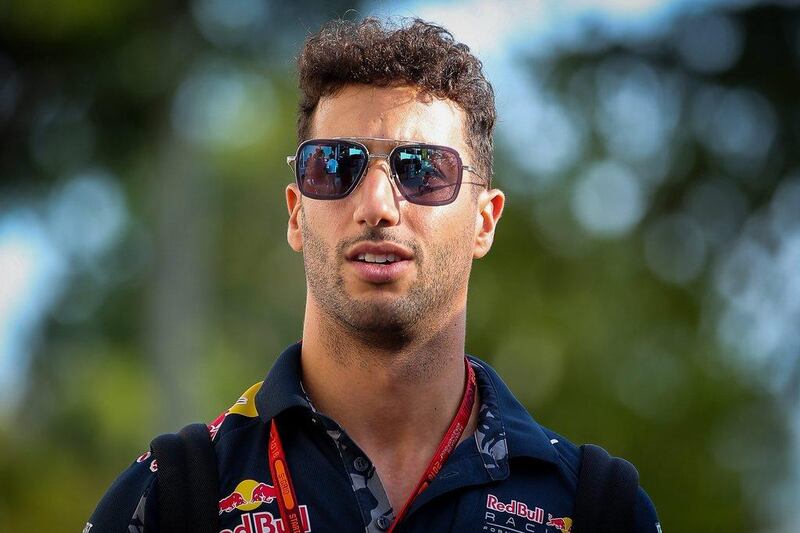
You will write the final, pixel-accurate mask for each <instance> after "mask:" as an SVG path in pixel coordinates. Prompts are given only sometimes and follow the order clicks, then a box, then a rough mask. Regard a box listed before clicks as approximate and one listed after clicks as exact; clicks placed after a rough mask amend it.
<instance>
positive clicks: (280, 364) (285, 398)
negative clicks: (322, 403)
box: [256, 342, 311, 424]
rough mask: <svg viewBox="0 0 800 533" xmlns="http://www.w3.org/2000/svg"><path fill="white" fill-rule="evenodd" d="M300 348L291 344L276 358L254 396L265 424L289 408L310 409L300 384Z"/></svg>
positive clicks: (297, 344) (298, 345) (299, 344)
mask: <svg viewBox="0 0 800 533" xmlns="http://www.w3.org/2000/svg"><path fill="white" fill-rule="evenodd" d="M301 346H302V345H301V343H299V342H298V343H296V344H292V345H291V346H289V347H288V348H286V349H285V350H284V351H283V353H282V354H280V355H279V356H278V359H277V360H276V361H275V364H274V365H273V366H272V369H271V370H270V371H269V373H268V374H267V377H266V378H265V379H264V384H263V385H262V386H261V390H259V391H258V393H257V394H256V409H257V410H258V415H259V416H260V417H261V420H262V421H264V423H265V424H268V423H269V422H270V421H271V420H272V419H273V418H275V417H276V416H277V415H279V414H280V413H282V412H283V411H285V410H286V409H289V408H290V407H303V408H306V409H309V410H310V409H311V403H310V402H309V401H308V398H307V397H306V395H305V393H304V392H303V387H302V385H301V383H300V375H301V374H300V352H301Z"/></svg>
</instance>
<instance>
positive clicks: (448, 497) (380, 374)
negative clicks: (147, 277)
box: [90, 19, 659, 533]
mask: <svg viewBox="0 0 800 533" xmlns="http://www.w3.org/2000/svg"><path fill="white" fill-rule="evenodd" d="M298 66H299V79H300V88H301V91H302V101H301V104H300V116H299V120H298V136H299V138H300V140H301V141H303V142H302V143H301V144H300V146H299V147H298V150H297V153H296V155H295V156H293V157H290V158H289V162H290V164H291V165H292V168H293V169H294V171H295V173H296V181H295V183H292V184H290V185H288V186H287V187H286V204H287V207H288V212H289V223H288V233H287V237H288V242H289V245H290V246H291V247H292V248H293V249H294V250H296V251H298V252H302V254H303V259H304V264H305V272H306V280H307V296H306V312H305V320H304V325H303V338H302V342H301V343H298V344H297V345H294V346H291V347H289V348H288V349H287V350H286V351H285V352H284V353H283V354H282V355H281V356H280V357H279V359H278V361H277V362H276V364H275V366H274V367H273V368H272V369H271V370H270V372H269V374H268V375H267V377H266V379H265V380H264V382H263V383H258V384H256V385H254V386H253V387H251V388H250V389H249V390H247V391H246V392H245V393H244V394H243V395H242V397H241V398H240V399H239V401H237V402H236V403H235V404H234V405H233V407H231V408H230V409H229V410H228V411H226V412H225V413H223V415H221V416H220V417H219V418H218V419H217V420H215V421H214V422H213V423H212V424H211V425H210V426H209V427H210V431H211V434H212V436H213V441H214V446H215V453H216V457H217V462H218V466H219V484H220V486H219V500H220V505H219V517H220V522H221V524H220V527H221V529H222V531H225V532H228V533H233V532H242V533H252V532H262V531H263V532H266V531H287V532H288V531H315V532H317V531H330V532H334V531H336V532H349V531H368V532H381V531H394V530H395V528H396V530H397V531H404V532H412V531H413V532H421V531H426V532H429V531H433V532H438V531H456V532H468V531H491V532H501V533H503V532H512V531H513V532H517V531H525V532H535V533H539V532H556V531H561V532H568V531H570V528H571V523H572V518H571V517H572V516H573V510H574V502H575V493H576V485H577V479H578V477H577V472H578V470H579V467H580V464H579V463H580V460H579V452H578V449H577V448H576V447H575V446H573V445H572V444H570V443H568V442H567V441H565V440H564V439H563V438H561V437H560V436H558V435H556V434H555V433H553V432H551V431H549V430H547V429H545V428H542V427H541V426H539V425H538V424H537V423H536V422H534V421H533V419H532V418H531V417H530V415H528V413H527V412H526V411H525V409H524V408H523V407H522V406H521V405H520V404H519V403H518V402H517V401H516V400H515V399H514V397H513V396H512V395H511V393H510V391H509V390H508V388H507V387H506V386H505V384H504V383H503V382H502V381H501V379H500V378H499V377H498V376H497V375H496V374H495V373H494V371H493V370H492V369H491V368H490V367H489V366H488V365H486V364H485V363H483V362H481V361H479V360H478V359H475V358H465V355H464V338H465V327H466V303H467V287H468V282H469V275H470V270H471V266H472V261H473V260H474V259H479V258H481V257H483V256H484V255H486V254H487V253H488V252H489V249H490V248H491V245H492V241H493V238H494V233H495V229H496V227H497V223H498V221H499V220H500V217H501V215H502V212H503V206H504V202H505V197H504V195H503V193H502V192H501V191H500V190H498V189H494V188H492V187H491V176H492V131H493V128H494V123H495V109H494V97H493V92H492V88H491V85H490V84H489V83H488V82H487V80H486V79H485V78H484V76H483V73H482V71H481V68H482V67H481V64H480V62H479V61H478V60H477V59H476V58H475V57H474V56H472V55H471V54H470V53H469V50H468V49H467V47H465V46H464V45H461V44H458V43H455V42H454V41H453V39H452V36H451V35H450V34H449V33H448V32H446V31H445V30H444V29H442V28H440V27H437V26H434V25H431V24H427V23H424V22H422V21H419V20H416V21H413V23H411V24H410V25H408V26H405V27H400V28H391V27H388V26H386V25H384V24H383V23H381V22H380V21H378V20H375V19H367V20H364V21H362V22H360V23H352V22H345V21H335V22H332V23H330V24H328V25H327V26H326V27H324V28H323V29H322V30H321V31H320V33H318V34H317V35H314V36H312V37H311V38H310V39H309V40H308V41H307V42H306V44H305V47H304V49H303V51H302V53H301V55H300V57H299V60H298ZM323 149H324V150H325V151H327V152H331V153H336V154H340V155H339V157H340V161H339V168H340V169H341V168H346V169H347V172H346V173H343V174H342V175H340V176H338V178H340V179H341V178H343V182H342V184H341V186H340V187H338V188H327V189H326V188H324V187H321V186H320V184H318V183H311V182H310V181H309V180H307V177H306V175H305V169H306V168H307V167H308V161H309V160H310V159H313V158H314V154H318V153H319V152H320V151H321V150H323ZM409 162H412V163H411V164H409ZM415 168H426V169H430V177H429V183H428V185H429V186H428V187H427V188H425V190H420V188H419V177H418V173H416V172H415V171H414V169H415ZM335 177H336V176H330V177H329V179H334V178H335ZM314 178H315V180H314V181H315V182H316V178H317V176H314ZM323 185H324V184H323ZM157 470H158V465H157V464H154V463H153V461H152V456H150V455H149V452H148V453H146V454H145V455H143V456H142V457H140V458H139V459H138V460H137V462H136V463H134V464H133V465H132V466H131V467H130V468H129V469H128V471H126V472H125V473H124V474H123V475H122V476H121V478H120V479H119V480H118V481H117V483H116V484H115V486H114V487H112V489H111V490H109V493H108V494H107V495H106V497H105V498H104V499H103V501H101V503H100V505H99V506H98V509H97V510H96V511H95V513H94V515H93V516H92V518H91V519H90V524H91V527H94V528H96V529H92V533H94V531H96V530H97V531H112V530H114V529H113V528H112V526H111V524H122V526H119V529H117V531H123V530H124V531H127V530H128V529H127V528H128V526H129V525H130V530H131V531H140V530H141V528H142V526H143V525H145V529H146V530H147V531H154V530H156V529H155V524H156V522H157V519H158V517H157V516H155V515H156V509H157V505H156V504H155V500H157V498H158V485H157V484H156V483H155V479H156V476H157V474H156V473H154V472H153V471H156V472H157ZM278 489H280V490H278ZM637 498H638V500H636V503H635V509H634V511H633V512H634V513H635V521H636V530H637V531H642V532H644V531H650V532H656V531H657V530H658V528H659V526H658V525H657V518H656V515H655V511H654V509H653V506H652V503H651V502H650V500H649V499H648V497H647V496H646V494H645V493H644V491H642V490H641V489H639V492H638V497H637Z"/></svg>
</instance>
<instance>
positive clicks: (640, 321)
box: [0, 0, 800, 533]
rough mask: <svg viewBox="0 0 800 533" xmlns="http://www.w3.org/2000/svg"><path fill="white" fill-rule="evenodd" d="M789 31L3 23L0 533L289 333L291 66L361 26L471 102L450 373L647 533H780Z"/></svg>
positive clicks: (82, 508) (796, 332)
mask: <svg viewBox="0 0 800 533" xmlns="http://www.w3.org/2000/svg"><path fill="white" fill-rule="evenodd" d="M796 5H797V4H796V2H756V1H737V2H722V1H716V2H712V1H708V2H698V1H681V0H672V1H669V0H647V1H639V2H637V1H625V2H619V1H616V2H615V1H611V0H608V1H598V2H586V1H579V0H564V1H560V2H559V1H557V0H550V1H545V0H541V1H533V0H531V1H518V2H481V1H475V0H473V1H468V2H418V1H405V2H391V3H389V2H363V3H360V4H359V3H354V2H310V1H304V0H295V1H293V2H280V3H279V2H266V1H260V0H196V1H193V2H143V1H139V2H133V1H125V0H117V1H116V2H103V1H100V0H80V1H78V0H51V1H49V2H42V1H40V0H35V1H34V0H27V1H23V0H7V1H6V2H4V3H3V5H2V7H0V452H2V453H0V530H2V531H80V530H81V529H82V527H83V524H84V522H85V521H86V519H87V518H88V516H89V515H90V514H91V512H92V510H93V508H94V505H95V504H96V502H97V501H98V500H99V498H100V496H101V495H102V494H103V492H104V491H105V489H106V488H107V487H108V486H109V484H110V483H111V481H112V480H113V479H114V478H115V477H116V475H117V474H118V473H119V472H121V471H122V470H123V469H124V468H125V467H126V466H127V465H128V464H129V463H130V462H131V461H132V460H133V459H134V458H135V457H136V456H137V455H139V454H140V453H141V452H142V451H144V450H145V449H146V448H147V445H148V443H149V441H150V439H151V438H152V437H153V436H155V435H157V434H159V433H161V432H164V431H170V430H176V429H177V428H179V427H181V426H183V425H184V424H186V423H189V422H194V421H199V420H205V421H210V420H212V419H213V418H214V417H215V416H216V415H217V414H218V413H219V412H221V411H222V410H224V409H225V408H227V407H228V406H229V405H230V404H232V403H233V401H235V399H236V398H237V397H238V395H239V394H240V393H241V392H242V391H243V390H244V389H245V388H247V387H248V386H249V385H251V384H252V383H255V382H256V381H259V380H260V379H262V378H263V376H264V375H265V374H266V372H267V370H268V369H269V367H270V366H271V364H272V362H273V361H274V359H275V357H276V355H277V354H278V353H279V352H280V351H281V350H282V349H283V348H284V347H285V346H286V345H288V344H290V343H292V342H294V341H296V340H297V339H298V338H299V337H300V335H301V329H300V328H301V320H302V315H303V301H304V290H305V283H304V279H303V275H302V261H301V258H300V257H299V256H298V255H296V254H294V253H293V252H291V251H290V249H289V247H288V245H287V244H286V241H285V228H286V226H285V224H286V218H287V215H286V208H285V205H284V199H283V198H284V197H283V189H284V186H285V184H286V183H287V182H288V181H289V180H291V179H292V177H291V174H290V171H289V169H288V168H287V167H286V164H285V155H287V154H289V153H292V152H293V151H294V147H295V143H296V140H295V134H294V131H295V130H294V121H295V110H296V106H297V100H298V94H297V90H296V80H295V78H294V63H293V62H294V57H295V55H296V53H297V51H298V49H299V48H300V46H301V44H302V42H303V40H304V39H305V38H306V37H307V35H309V34H310V33H311V32H313V31H315V30H316V29H317V28H318V27H319V26H320V24H321V23H322V22H324V21H325V20H328V19H330V18H334V17H337V16H344V17H348V18H357V17H360V16H364V15H370V14H379V15H381V14H382V15H401V16H410V15H419V16H421V17H423V18H426V19H429V20H433V21H436V22H439V23H441V24H443V25H444V26H445V27H447V28H448V29H450V30H451V31H453V33H454V34H455V37H456V38H457V39H458V40H460V41H463V42H466V43H467V44H468V45H470V46H471V47H472V48H473V50H474V51H475V52H476V53H477V54H478V55H479V57H481V58H482V59H483V60H484V62H485V65H486V70H487V73H488V76H489V78H490V80H491V81H492V82H493V83H494V85H495V88H496V91H497V98H498V109H499V117H500V124H499V126H498V131H497V136H496V178H495V183H496V185H497V186H498V187H500V188H502V189H504V190H505V191H506V193H507V196H508V206H507V210H506V212H505V216H504V217H503V220H502V221H501V224H500V226H499V230H498V235H497V239H496V242H495V246H494V248H493V250H492V253H491V254H490V255H489V257H488V258H486V259H484V260H482V261H479V262H478V263H476V265H475V269H474V271H473V278H472V286H471V291H472V292H471V295H470V307H469V316H468V320H469V326H468V332H469V333H468V339H467V348H468V350H469V351H470V353H473V354H475V355H478V356H480V357H482V358H484V359H486V360H488V361H489V362H491V363H492V364H493V365H495V366H496V368H498V370H499V371H500V373H501V375H503V376H504V377H505V378H506V379H507V380H508V382H509V385H510V386H511V387H512V389H513V390H514V392H515V393H516V394H517V396H518V397H519V398H520V399H521V400H522V401H523V402H524V403H525V404H526V405H527V406H528V407H529V408H530V410H531V411H532V412H533V413H534V416H535V417H536V418H537V419H538V421H539V422H541V423H543V424H545V425H548V426H550V427H552V428H553V429H555V430H556V431H558V432H560V433H562V434H564V435H565V436H567V437H568V438H570V439H571V440H573V441H575V442H577V443H582V442H595V443H599V444H601V445H603V446H605V447H607V448H608V449H609V450H610V451H611V452H612V453H614V454H616V455H622V456H624V457H626V458H628V459H629V460H631V461H632V462H634V463H635V464H636V465H637V466H638V468H639V471H640V475H641V481H642V484H643V486H644V487H645V488H646V489H647V491H648V492H649V493H650V495H651V497H652V498H653V500H654V501H655V503H656V506H657V508H658V511H659V514H660V517H661V520H662V524H663V526H664V529H665V531H674V532H678V531H734V530H737V531H738V530H747V531H756V532H760V531H764V532H766V531H770V532H776V531H778V532H787V533H788V532H794V531H797V529H796V528H797V525H796V517H795V513H794V510H796V509H797V507H798V506H799V505H800V461H799V460H798V459H800V452H798V449H800V445H799V444H800V388H799V387H798V385H799V384H800V362H799V359H800V170H799V169H800V167H799V166H798V147H799V146H800V143H799V142H798V141H799V140H800V99H798V94H800V9H798V8H797V7H796Z"/></svg>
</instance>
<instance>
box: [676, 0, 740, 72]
mask: <svg viewBox="0 0 800 533" xmlns="http://www.w3.org/2000/svg"><path fill="white" fill-rule="evenodd" d="M743 45H744V37H743V36H742V31H741V29H740V28H739V26H738V24H737V23H736V22H735V21H734V20H732V19H731V18H730V17H729V16H727V15H725V14H722V13H707V14H703V15H700V16H696V17H691V18H687V19H685V20H683V21H682V22H681V24H679V25H678V32H677V39H676V42H675V48H676V50H677V52H678V55H679V56H680V58H681V59H682V60H683V62H684V63H685V64H686V65H687V66H688V67H689V68H691V69H693V70H695V71H697V72H700V73H705V74H711V73H716V72H723V71H725V70H728V69H729V68H731V67H732V66H733V65H734V64H735V63H736V61H738V60H739V57H740V56H741V54H742V48H743Z"/></svg>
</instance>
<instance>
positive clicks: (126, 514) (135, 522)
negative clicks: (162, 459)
mask: <svg viewBox="0 0 800 533" xmlns="http://www.w3.org/2000/svg"><path fill="white" fill-rule="evenodd" d="M157 470H158V465H157V463H156V460H155V458H154V457H153V455H152V452H150V451H147V452H145V453H143V454H142V455H140V456H139V457H138V458H137V459H136V460H135V461H134V462H133V464H131V465H130V466H129V467H128V468H127V469H126V470H125V471H124V472H122V474H121V475H120V476H119V477H118V478H117V479H116V480H115V481H114V483H112V485H111V487H109V489H108V490H107V491H106V493H105V495H104V496H103V498H102V499H101V500H100V502H99V503H98V504H97V508H96V509H95V510H94V513H92V516H91V517H90V518H89V521H88V522H87V524H86V529H84V531H87V532H88V531H109V532H115V531H119V532H123V531H124V532H128V531H132V532H138V531H141V530H142V528H143V527H144V523H145V520H146V516H145V513H146V512H151V510H152V508H153V506H148V505H147V501H148V498H150V497H151V496H153V495H154V494H153V489H154V487H155V485H156V484H155V480H156V471H157Z"/></svg>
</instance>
